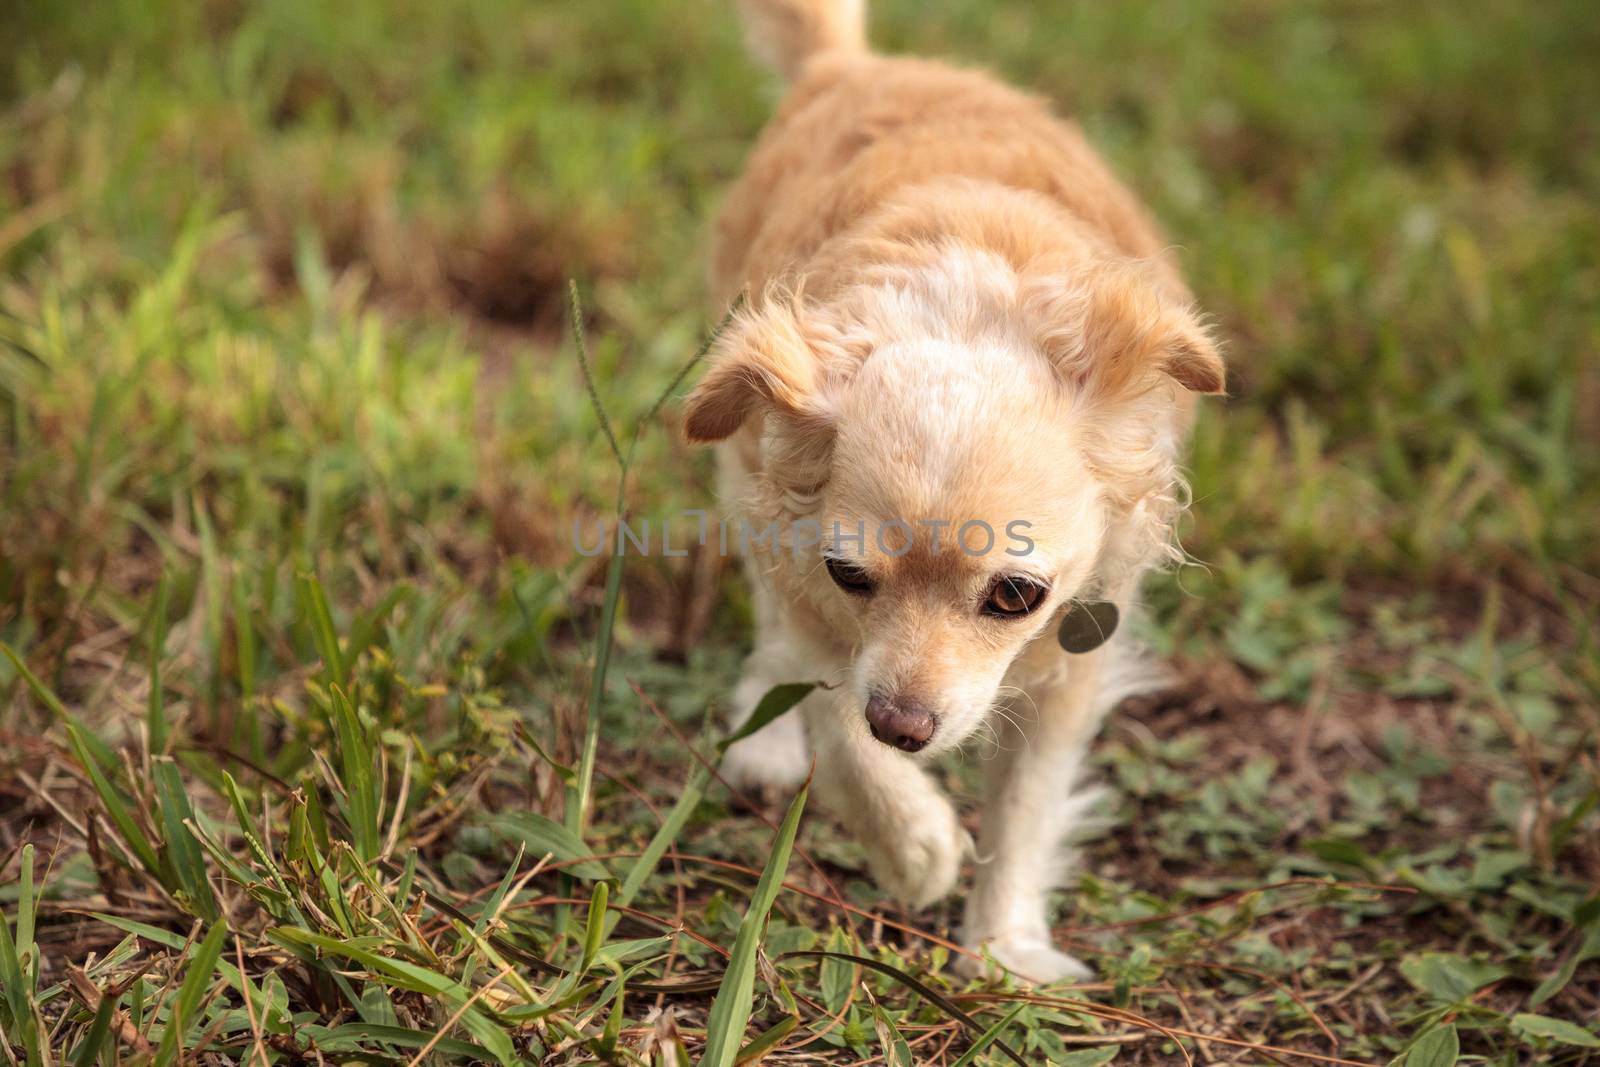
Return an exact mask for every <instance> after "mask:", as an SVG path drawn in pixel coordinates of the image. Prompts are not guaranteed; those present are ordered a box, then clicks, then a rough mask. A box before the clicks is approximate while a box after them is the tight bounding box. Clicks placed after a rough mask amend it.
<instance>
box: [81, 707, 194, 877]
mask: <svg viewBox="0 0 1600 1067" xmlns="http://www.w3.org/2000/svg"><path fill="white" fill-rule="evenodd" d="M67 741H68V743H70V744H71V746H72V750H73V752H74V753H76V754H77V757H78V762H79V764H81V765H82V767H83V769H84V771H85V772H86V773H87V774H88V775H89V780H90V782H92V783H93V784H94V789H95V792H96V793H98V794H99V796H100V806H101V807H103V808H104V809H105V812H106V814H107V815H109V816H110V817H111V821H112V822H113V823H114V824H115V825H116V827H117V832H118V833H119V834H121V835H122V840H123V842H124V843H125V844H126V845H127V846H128V848H129V849H131V850H132V852H133V854H134V856H135V857H137V859H138V860H139V862H140V863H142V864H143V865H144V868H145V870H146V871H148V872H149V873H150V874H152V875H154V876H155V877H157V878H161V880H162V882H163V883H166V882H167V879H165V878H162V877H161V876H162V867H161V859H160V857H159V856H158V855H157V854H156V849H155V846H154V845H152V844H151V843H150V838H149V837H147V836H146V835H145V832H144V831H143V830H142V829H140V828H139V824H138V822H136V821H135V820H134V817H133V814H132V813H131V812H129V811H128V806H127V804H125V803H124V802H123V799H122V794H120V793H119V792H117V790H116V788H115V787H113V786H112V784H111V781H110V780H109V779H108V778H106V776H105V774H104V772H103V771H101V769H100V764H99V763H97V762H96V761H95V758H94V756H93V755H92V753H91V751H90V748H89V743H88V742H87V741H86V740H85V739H84V734H83V731H82V730H80V729H79V728H78V726H77V725H76V724H74V723H68V724H67ZM168 888H169V889H170V888H171V887H170V886H169V887H168Z"/></svg>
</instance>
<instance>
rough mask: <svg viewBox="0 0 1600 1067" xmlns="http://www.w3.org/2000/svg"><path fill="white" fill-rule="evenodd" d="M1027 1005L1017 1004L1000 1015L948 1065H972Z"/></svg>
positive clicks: (964, 1066) (965, 1066)
mask: <svg viewBox="0 0 1600 1067" xmlns="http://www.w3.org/2000/svg"><path fill="white" fill-rule="evenodd" d="M1027 1006H1028V1005H1027V1004H1025V1003H1024V1004H1018V1005H1016V1006H1015V1007H1013V1008H1012V1009H1011V1010H1010V1011H1008V1012H1006V1013H1005V1014H1004V1015H1002V1016H1001V1017H1000V1021H999V1022H997V1023H995V1024H994V1025H993V1026H991V1027H989V1029H987V1030H985V1031H984V1032H983V1033H982V1034H981V1035H979V1037H978V1039H977V1040H976V1041H974V1042H973V1043H972V1046H971V1047H970V1048H968V1049H967V1051H965V1052H963V1053H962V1054H961V1055H960V1056H959V1057H958V1058H957V1059H956V1061H955V1062H954V1063H952V1064H951V1065H950V1067H972V1063H973V1062H974V1061H975V1060H977V1058H978V1056H979V1055H980V1054H981V1053H982V1052H983V1050H984V1049H986V1048H988V1047H989V1046H990V1045H992V1044H994V1043H995V1042H996V1041H998V1040H1000V1035H1001V1034H1002V1033H1004V1032H1005V1029H1006V1027H1008V1026H1010V1025H1011V1021H1012V1020H1013V1019H1015V1018H1016V1017H1017V1016H1018V1015H1020V1014H1022V1011H1023V1009H1024V1008H1026V1007H1027Z"/></svg>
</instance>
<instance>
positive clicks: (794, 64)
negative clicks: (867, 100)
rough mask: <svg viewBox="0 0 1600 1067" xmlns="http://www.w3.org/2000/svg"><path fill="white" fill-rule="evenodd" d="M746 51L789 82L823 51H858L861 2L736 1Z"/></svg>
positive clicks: (862, 45) (863, 35) (862, 47)
mask: <svg viewBox="0 0 1600 1067" xmlns="http://www.w3.org/2000/svg"><path fill="white" fill-rule="evenodd" d="M739 13H740V14H741V15H742V16H743V17H744V25H745V32H746V33H747V34H748V35H749V37H750V46H751V48H752V49H754V51H755V52H756V54H757V55H759V56H760V57H761V58H762V59H764V60H766V61H767V62H768V63H770V64H771V65H772V67H773V68H774V69H775V70H777V72H778V73H779V74H781V75H783V77H784V79H785V80H786V81H790V80H793V79H794V77H795V76H796V75H798V74H799V73H800V69H801V68H802V67H804V66H805V64H806V60H808V59H810V58H811V57H812V56H815V55H820V54H822V53H824V52H864V51H866V48H867V31H866V0H739Z"/></svg>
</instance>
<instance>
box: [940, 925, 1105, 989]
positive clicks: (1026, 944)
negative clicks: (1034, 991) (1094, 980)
mask: <svg viewBox="0 0 1600 1067" xmlns="http://www.w3.org/2000/svg"><path fill="white" fill-rule="evenodd" d="M969 947H970V948H971V949H972V951H974V952H978V953H984V952H987V953H988V955H989V957H990V958H992V959H993V960H994V962H995V963H998V964H999V965H1000V966H1002V967H1004V968H1005V969H1006V970H1008V971H1010V972H1011V973H1012V974H1013V975H1014V976H1016V977H1017V978H1020V979H1022V980H1023V981H1025V982H1028V983H1030V984H1032V985H1050V984H1052V983H1055V982H1081V981H1083V980H1084V979H1086V978H1089V977H1091V976H1092V975H1093V974H1094V972H1093V971H1091V970H1090V969H1089V968H1088V967H1087V966H1085V965H1084V963H1083V962H1082V961H1081V960H1079V959H1078V958H1077V957H1076V956H1069V955H1067V953H1065V952H1062V951H1061V950H1060V949H1058V948H1056V947H1055V945H1053V944H1051V942H1050V936H1049V934H1046V933H1028V934H1008V935H1005V936H1002V937H997V938H994V939H992V940H989V941H985V942H982V943H981V944H977V945H971V946H969ZM955 967H956V970H957V971H958V972H960V973H961V974H964V975H966V976H967V977H969V978H976V977H978V976H980V975H983V974H985V973H988V974H990V975H993V971H994V967H993V965H992V964H990V963H989V962H988V960H987V959H977V958H973V957H970V956H966V957H962V958H961V959H959V960H957V961H956V964H955Z"/></svg>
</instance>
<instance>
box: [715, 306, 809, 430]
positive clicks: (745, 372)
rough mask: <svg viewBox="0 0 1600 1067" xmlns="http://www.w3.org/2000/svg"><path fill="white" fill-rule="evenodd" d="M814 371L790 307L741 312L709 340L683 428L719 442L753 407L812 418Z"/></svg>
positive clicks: (802, 334)
mask: <svg viewBox="0 0 1600 1067" xmlns="http://www.w3.org/2000/svg"><path fill="white" fill-rule="evenodd" d="M818 376H819V364H818V360H817V356H816V353H815V352H814V351H813V350H812V348H811V346H810V345H809V344H808V343H807V340H806V337H805V334H804V332H803V330H802V327H801V325H800V322H799V319H798V318H797V317H796V315H795V312H794V309H793V308H792V307H789V306H787V305H786V304H784V303H779V302H771V303H768V304H767V306H765V307H764V308H762V309H760V310H755V311H745V312H741V313H740V314H739V315H738V316H737V317H736V318H735V319H734V321H733V322H731V323H730V324H729V325H728V327H727V329H725V330H723V331H722V334H721V336H719V337H718V338H717V340H716V343H715V344H713V345H712V348H711V369H710V370H709V371H707V372H706V375H705V377H704V378H702V379H701V380H700V384H699V385H698V386H696V387H695V389H694V391H693V392H692V393H690V394H689V399H688V400H687V402H686V403H685V404H684V432H685V434H686V435H687V436H688V438H689V440H691V441H721V440H723V439H724V438H726V437H729V436H732V435H733V434H734V433H735V432H736V431H737V430H738V429H739V428H740V427H741V426H743V425H744V424H745V420H746V419H748V418H750V416H751V415H754V414H755V413H756V412H757V411H761V410H774V411H777V412H779V413H781V414H785V415H789V416H791V417H793V418H796V419H808V418H811V417H815V416H816V415H818V414H819V412H818V411H817V405H816V399H815V397H816V389H817V379H818Z"/></svg>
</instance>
